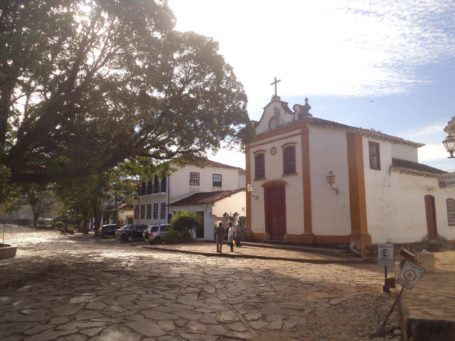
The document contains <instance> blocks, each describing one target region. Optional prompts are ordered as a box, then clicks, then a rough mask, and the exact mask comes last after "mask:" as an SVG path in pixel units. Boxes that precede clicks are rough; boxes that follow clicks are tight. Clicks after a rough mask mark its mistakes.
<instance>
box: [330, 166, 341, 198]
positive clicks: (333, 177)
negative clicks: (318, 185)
mask: <svg viewBox="0 0 455 341" xmlns="http://www.w3.org/2000/svg"><path fill="white" fill-rule="evenodd" d="M327 183H328V184H329V186H330V188H331V189H332V190H333V191H334V192H335V194H339V193H340V191H339V189H338V188H337V187H336V186H335V174H333V172H332V171H330V172H329V174H327Z"/></svg>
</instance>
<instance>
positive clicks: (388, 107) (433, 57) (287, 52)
mask: <svg viewBox="0 0 455 341" xmlns="http://www.w3.org/2000/svg"><path fill="white" fill-rule="evenodd" d="M168 3H169V6H170V7H171V8H172V10H173V11H174V14H175V16H176V20H177V29H178V30H180V31H195V32H197V33H200V34H202V35H205V36H207V37H211V38H213V39H214V40H216V41H217V42H218V43H219V49H220V53H221V54H222V55H223V56H224V58H225V60H226V62H227V63H228V64H230V65H231V66H232V67H233V68H234V72H235V74H236V76H237V79H238V80H239V81H240V82H241V83H242V84H243V86H244V88H245V92H246V94H247V96H248V113H249V116H250V119H252V120H259V118H260V117H261V115H262V110H263V108H264V106H265V105H267V104H268V103H269V102H270V100H271V97H272V95H273V93H274V87H273V86H272V85H271V82H272V81H273V79H274V77H277V78H278V79H280V80H281V82H280V83H278V95H279V96H280V97H281V100H283V101H286V102H288V103H289V106H290V107H292V106H293V105H294V104H296V103H298V104H304V99H305V97H308V99H309V103H310V105H311V106H312V109H311V113H312V114H313V116H315V117H319V118H323V119H327V120H332V121H336V122H340V123H343V124H348V125H351V126H355V127H362V128H367V129H370V128H373V129H376V130H380V131H382V132H383V133H386V134H390V135H394V136H399V137H402V138H405V139H408V140H411V141H415V142H419V143H424V144H425V146H424V147H422V148H420V149H419V162H421V163H425V164H428V165H430V166H433V167H437V168H440V169H443V170H446V171H452V170H455V159H448V158H447V157H448V153H447V152H446V151H445V149H444V146H443V145H442V143H441V141H443V140H444V139H445V137H446V134H445V133H444V131H443V129H444V127H445V126H446V125H447V122H448V121H449V120H450V119H451V118H452V117H453V116H455V86H454V85H455V1H454V0H436V1H432V0H426V1H418V0H415V1H408V0H400V1H396V0H379V1H367V0H363V1H357V0H323V1H322V0H319V1H318V0H305V1H300V0H279V1H278V0H169V1H168ZM209 158H210V159H213V160H216V161H219V162H223V163H227V164H231V165H235V166H239V167H242V168H244V167H245V158H244V155H242V154H240V153H237V152H229V151H224V150H223V151H220V152H219V153H218V154H217V155H212V156H210V157H209Z"/></svg>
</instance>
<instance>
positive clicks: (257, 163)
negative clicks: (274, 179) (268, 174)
mask: <svg viewBox="0 0 455 341" xmlns="http://www.w3.org/2000/svg"><path fill="white" fill-rule="evenodd" d="M254 178H255V179H264V178H265V155H264V153H257V154H255V155H254Z"/></svg>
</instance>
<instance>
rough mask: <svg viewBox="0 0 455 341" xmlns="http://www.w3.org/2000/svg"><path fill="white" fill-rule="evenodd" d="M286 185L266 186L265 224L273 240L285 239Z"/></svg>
mask: <svg viewBox="0 0 455 341" xmlns="http://www.w3.org/2000/svg"><path fill="white" fill-rule="evenodd" d="M285 193H286V192H285V189H284V186H278V187H275V186H274V187H265V188H264V194H265V195H264V197H265V207H264V208H265V224H266V231H267V232H268V233H269V235H270V239H271V240H283V237H284V234H285V233H286V195H285Z"/></svg>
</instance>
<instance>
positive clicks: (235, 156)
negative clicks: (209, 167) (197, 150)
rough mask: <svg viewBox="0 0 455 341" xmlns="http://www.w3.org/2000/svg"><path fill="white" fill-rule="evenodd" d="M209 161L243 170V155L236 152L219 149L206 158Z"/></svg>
mask: <svg viewBox="0 0 455 341" xmlns="http://www.w3.org/2000/svg"><path fill="white" fill-rule="evenodd" d="M208 158H209V159H210V160H213V161H217V162H221V163H224V164H226V165H230V166H235V167H240V168H243V169H245V162H246V160H245V153H242V152H240V151H238V150H228V149H220V150H219V151H218V152H217V153H216V154H211V155H209V157H208Z"/></svg>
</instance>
